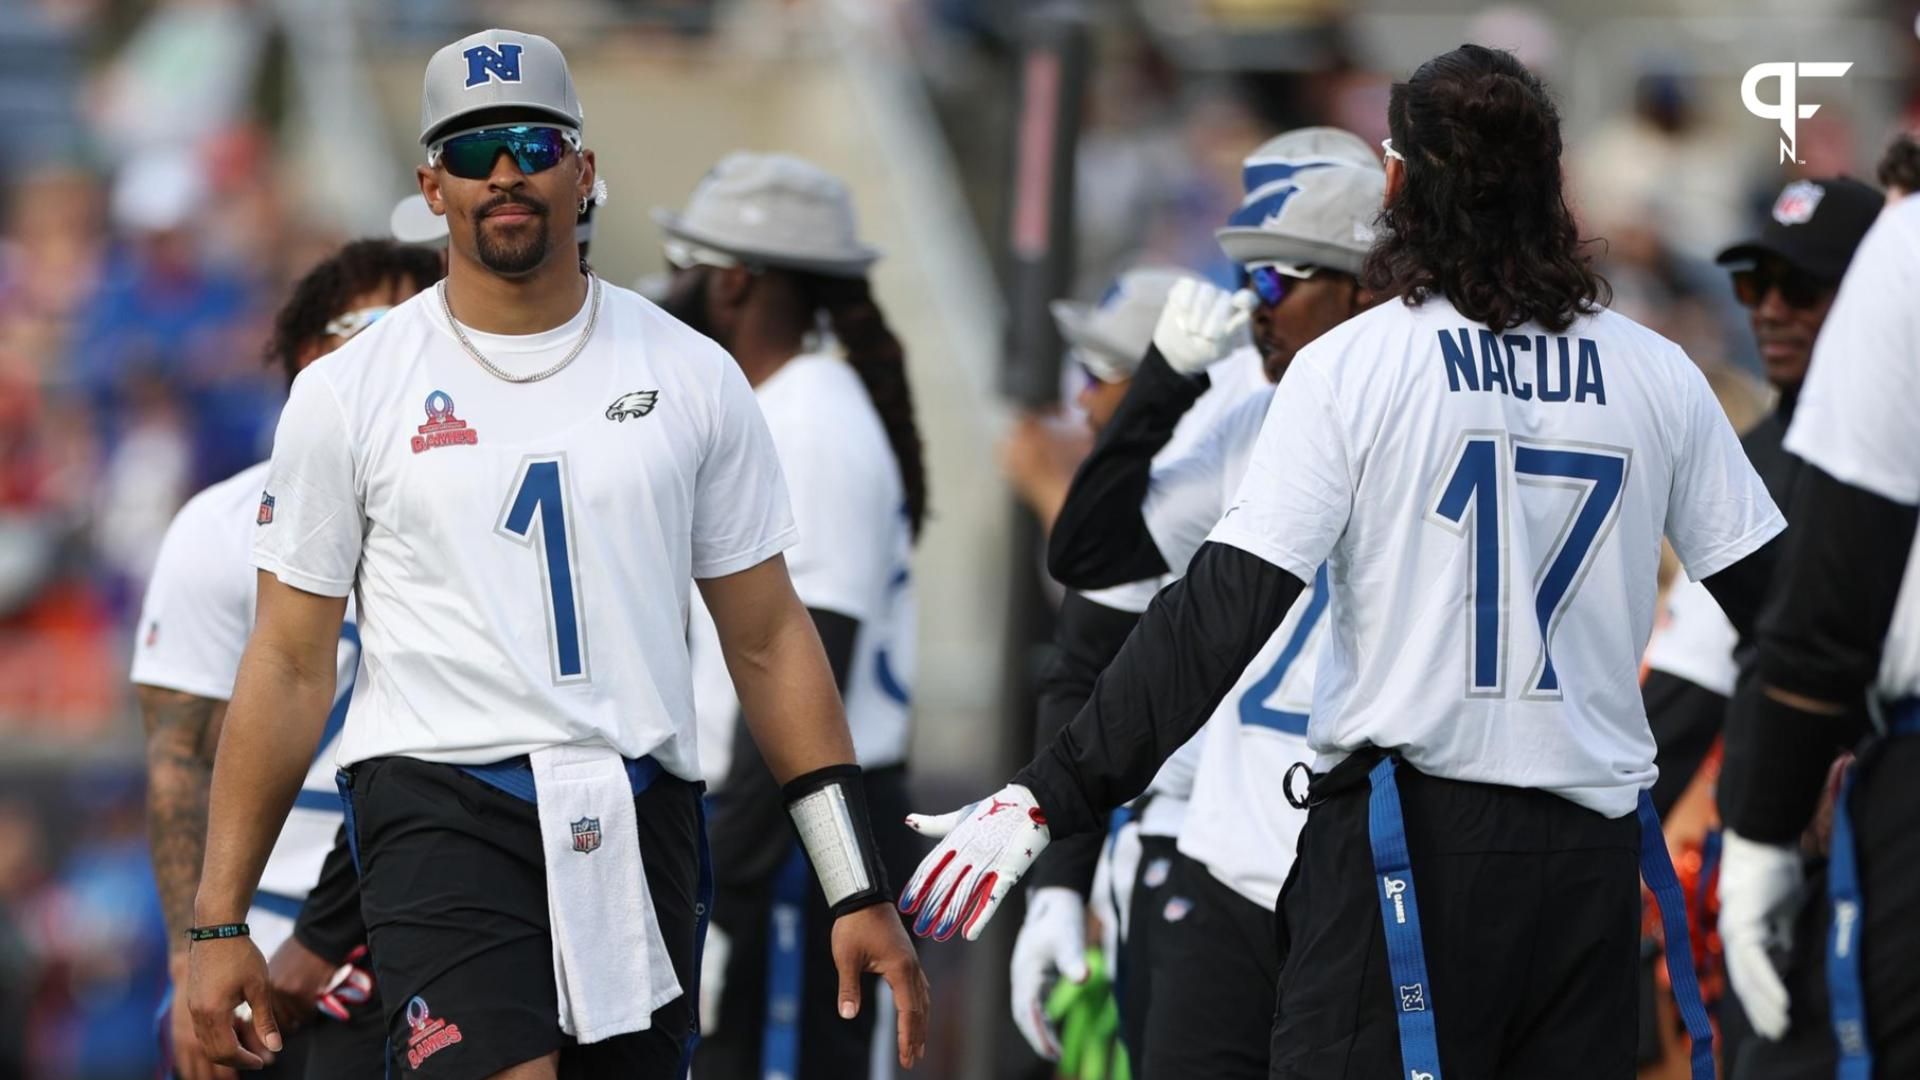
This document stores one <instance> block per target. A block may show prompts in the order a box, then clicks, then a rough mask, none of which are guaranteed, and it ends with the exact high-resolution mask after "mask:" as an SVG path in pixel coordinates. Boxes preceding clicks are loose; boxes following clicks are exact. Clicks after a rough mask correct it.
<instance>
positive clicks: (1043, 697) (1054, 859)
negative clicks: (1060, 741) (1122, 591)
mask: <svg viewBox="0 0 1920 1080" xmlns="http://www.w3.org/2000/svg"><path fill="white" fill-rule="evenodd" d="M1139 621H1140V616H1138V615H1135V614H1134V613H1133V612H1130V611H1121V610H1119V609H1117V608H1110V607H1108V606H1106V605H1105V604H1100V603H1096V602H1094V601H1092V600H1089V599H1087V598H1086V597H1084V596H1082V595H1080V594H1079V593H1077V592H1068V593H1067V596H1066V599H1065V600H1063V601H1062V602H1061V604H1060V615H1059V618H1058V619H1057V620H1056V622H1055V630H1054V644H1055V646H1056V652H1055V654H1054V657H1053V659H1052V661H1051V662H1050V663H1048V664H1047V667H1046V670H1044V671H1043V672H1042V673H1041V675H1040V694H1039V698H1040V700H1039V710H1038V713H1039V715H1038V717H1037V718H1036V720H1035V725H1034V752H1036V753H1039V752H1042V751H1044V750H1045V749H1046V748H1047V746H1048V745H1050V744H1051V743H1052V742H1053V740H1054V739H1056V738H1058V737H1059V735H1060V732H1061V730H1062V729H1064V728H1065V727H1066V726H1067V724H1068V723H1069V722H1071V721H1072V720H1073V718H1074V715H1075V714H1076V713H1078V712H1079V711H1080V709H1081V707H1082V706H1084V705H1086V703H1087V699H1088V698H1089V697H1091V696H1092V695H1093V683H1094V680H1095V679H1097V678H1099V677H1100V672H1101V671H1103V670H1105V668H1106V666H1107V665H1108V664H1110V663H1112V662H1113V658H1114V656H1115V654H1117V653H1118V652H1119V651H1120V646H1121V645H1123V644H1125V643H1126V640H1127V635H1128V634H1129V633H1131V632H1132V631H1133V627H1134V624H1135V623H1137V622H1139ZM1102 834H1103V830H1101V829H1092V830H1089V831H1087V832H1084V833H1078V834H1076V835H1073V836H1069V837H1065V838H1063V839H1061V840H1060V841H1059V842H1058V843H1054V844H1050V845H1048V846H1047V849H1046V850H1045V851H1043V852H1041V853H1040V858H1039V860H1038V861H1037V862H1035V863H1034V864H1033V869H1032V871H1030V872H1029V873H1028V875H1027V887H1028V888H1032V889H1041V888H1046V887H1048V886H1059V887H1062V888H1068V889H1072V890H1074V891H1075V892H1078V893H1080V894H1082V895H1085V894H1086V893H1087V892H1088V891H1089V890H1091V889H1092V888H1093V870H1094V865H1095V864H1096V863H1098V862H1099V861H1100V842H1101V837H1102Z"/></svg>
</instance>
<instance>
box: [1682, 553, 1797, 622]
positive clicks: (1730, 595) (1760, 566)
mask: <svg viewBox="0 0 1920 1080" xmlns="http://www.w3.org/2000/svg"><path fill="white" fill-rule="evenodd" d="M1792 531H1793V530H1792V529H1791V528H1789V529H1788V530H1787V531H1786V532H1783V533H1781V534H1780V535H1778V536H1776V537H1774V538H1773V539H1771V540H1769V541H1767V542H1766V543H1764V544H1762V545H1760V547H1759V548H1758V549H1757V550H1755V551H1754V552H1753V553H1752V554H1751V555H1748V556H1747V557H1746V558H1744V559H1741V560H1740V561H1739V562H1737V563H1734V564H1733V565H1732V566H1729V567H1727V568H1726V569H1725V570H1722V571H1720V572H1719V573H1717V574H1715V575H1713V576H1712V577H1707V578H1702V579H1701V580H1700V584H1702V585H1705V586H1706V587H1707V591H1708V592H1709V593H1712V594H1713V600H1714V603H1716V604H1719V605H1720V610H1721V611H1724V612H1726V614H1727V621H1728V622H1730V623H1732V624H1733V628H1734V629H1735V630H1737V631H1739V633H1740V640H1741V641H1742V642H1743V643H1744V642H1749V641H1752V640H1753V635H1754V631H1755V629H1756V627H1755V624H1756V623H1758V622H1759V621H1760V605H1761V604H1762V603H1764V602H1765V601H1766V599H1767V597H1768V595H1770V594H1771V592H1772V590H1773V572H1774V569H1775V568H1776V567H1778V566H1779V565H1780V559H1781V556H1782V555H1783V554H1784V552H1785V550H1786V545H1787V544H1788V542H1789V537H1790V536H1791V535H1792Z"/></svg>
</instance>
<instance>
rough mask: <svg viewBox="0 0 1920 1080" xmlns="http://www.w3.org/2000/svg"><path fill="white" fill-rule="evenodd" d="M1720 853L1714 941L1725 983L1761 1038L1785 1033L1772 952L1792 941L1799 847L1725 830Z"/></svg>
mask: <svg viewBox="0 0 1920 1080" xmlns="http://www.w3.org/2000/svg"><path fill="white" fill-rule="evenodd" d="M1722 844H1723V846H1722V847H1721V852H1720V944H1721V948H1722V949H1723V950H1724V952H1725V953H1726V957H1727V982H1729V983H1730V984H1732V986H1733V993H1734V996H1735V997H1738V998H1739V999H1740V1007H1741V1008H1742V1009H1744V1010H1745V1011H1746V1014H1747V1020H1748V1021H1749V1022H1750V1023H1752V1025H1753V1030H1754V1031H1756V1032H1758V1033H1759V1034H1760V1035H1761V1036H1762V1037H1763V1038H1768V1039H1778V1038H1780V1036H1782V1035H1785V1034H1786V1033H1787V987H1786V984H1784V983H1782V982H1781V981H1780V973H1779V972H1778V971H1776V970H1775V969H1774V966H1773V956H1772V953H1773V951H1775V950H1785V949H1786V948H1788V947H1789V946H1790V945H1791V944H1792V941H1793V918H1794V914H1795V912H1796V910H1797V909H1798V907H1799V900H1800V887H1801V884H1802V874H1801V869H1800V852H1799V850H1798V849H1796V848H1793V847H1789V846H1786V845H1783V844H1761V843H1755V842H1754V841H1752V840H1748V839H1746V838H1745V837H1742V836H1741V835H1739V834H1738V833H1736V832H1734V831H1733V830H1731V829H1729V830H1727V831H1726V832H1725V833H1723V834H1722Z"/></svg>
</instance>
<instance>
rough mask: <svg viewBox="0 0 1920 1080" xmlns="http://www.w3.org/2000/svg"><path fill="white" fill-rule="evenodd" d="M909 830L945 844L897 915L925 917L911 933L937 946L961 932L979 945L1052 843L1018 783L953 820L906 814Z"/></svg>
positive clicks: (917, 875)
mask: <svg viewBox="0 0 1920 1080" xmlns="http://www.w3.org/2000/svg"><path fill="white" fill-rule="evenodd" d="M907 827H908V828H910V829H913V830H914V831H915V832H918V833H921V834H923V835H926V836H940V837H945V838H946V839H944V840H942V841H940V846H938V847H936V848H934V849H933V851H932V853H930V854H929V855H928V856H927V857H926V858H924V859H922V860H920V868H919V869H917V870H915V871H914V872H913V878H912V879H911V880H909V881H908V882H907V887H906V888H905V889H904V890H902V891H901V893H900V910H901V911H903V912H905V913H906V914H908V915H912V914H913V913H914V912H916V911H917V912H919V913H920V915H919V918H917V919H915V920H914V921H913V932H914V933H916V934H918V935H920V936H921V937H931V938H933V939H934V940H935V941H945V940H947V939H948V938H950V937H952V936H953V935H954V933H955V932H957V931H964V932H965V933H966V937H967V940H968V941H973V940H976V939H978V938H979V936H980V931H981V930H982V929H984V928H985V927H986V925H987V920H988V919H991V918H993V913H994V911H995V910H996V909H998V908H999V907H1000V901H1001V900H1003V899H1005V897H1006V895H1007V890H1008V889H1011V888H1013V883H1014V882H1016V881H1019V880H1020V878H1021V875H1023V874H1025V873H1026V872H1027V868H1028V867H1030V866H1032V865H1033V860H1035V859H1037V858H1039V857H1040V853H1041V852H1042V851H1045V850H1046V849H1047V844H1048V842H1049V841H1051V840H1052V839H1053V837H1052V834H1050V833H1048V832H1047V818H1046V815H1044V814H1042V813H1041V812H1040V805H1039V803H1037V802H1035V801H1034V798H1033V792H1031V791H1028V790H1027V789H1026V788H1025V787H1022V786H1021V785H1019V784H1008V785H1007V786H1006V787H1003V788H1001V789H1000V790H999V791H996V792H994V793H993V795H992V797H991V798H987V799H982V800H981V801H979V802H977V803H970V804H968V805H967V806H964V807H962V808H961V809H959V810H955V811H954V812H953V813H951V814H937V815H929V814H908V815H907Z"/></svg>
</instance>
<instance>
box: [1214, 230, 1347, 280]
mask: <svg viewBox="0 0 1920 1080" xmlns="http://www.w3.org/2000/svg"><path fill="white" fill-rule="evenodd" d="M1213 235H1214V238H1215V239H1217V240H1219V241H1220V250H1222V251H1224V252H1226V253H1227V258H1229V259H1232V260H1233V261H1234V262H1237V263H1242V264H1245V263H1253V262H1264V261H1268V260H1272V261H1274V262H1283V263H1291V264H1293V265H1296V266H1322V267H1325V268H1327V269H1328V270H1338V271H1340V272H1341V273H1343V274H1358V273H1359V272H1360V266H1361V264H1362V263H1364V262H1366V261H1367V256H1366V253H1365V252H1363V251H1355V250H1353V249H1352V248H1349V247H1342V246H1340V245H1338V244H1329V243H1327V242H1326V241H1324V240H1308V239H1306V238H1304V237H1298V236H1288V235H1287V234H1285V233H1282V232H1279V231H1277V230H1274V229H1261V228H1255V227H1253V226H1247V225H1242V226H1238V227H1235V228H1227V229H1219V230H1216V231H1215V232H1214V234H1213Z"/></svg>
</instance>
